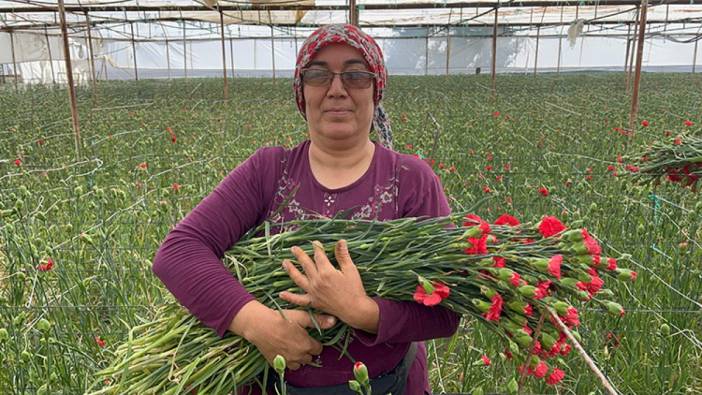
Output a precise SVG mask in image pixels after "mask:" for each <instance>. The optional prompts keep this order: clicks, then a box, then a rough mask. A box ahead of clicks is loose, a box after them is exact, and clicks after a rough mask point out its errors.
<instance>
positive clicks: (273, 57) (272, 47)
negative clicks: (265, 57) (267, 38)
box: [271, 25, 275, 84]
mask: <svg viewBox="0 0 702 395" xmlns="http://www.w3.org/2000/svg"><path fill="white" fill-rule="evenodd" d="M271 61H272V64H273V83H274V84H275V40H274V39H273V25H271Z"/></svg>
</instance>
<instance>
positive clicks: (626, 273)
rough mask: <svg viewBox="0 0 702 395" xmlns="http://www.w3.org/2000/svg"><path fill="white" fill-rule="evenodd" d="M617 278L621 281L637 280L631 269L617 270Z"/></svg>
mask: <svg viewBox="0 0 702 395" xmlns="http://www.w3.org/2000/svg"><path fill="white" fill-rule="evenodd" d="M616 272H617V278H618V279H619V280H621V281H624V280H631V281H634V280H636V274H635V273H636V272H634V271H632V270H629V269H617V270H616Z"/></svg>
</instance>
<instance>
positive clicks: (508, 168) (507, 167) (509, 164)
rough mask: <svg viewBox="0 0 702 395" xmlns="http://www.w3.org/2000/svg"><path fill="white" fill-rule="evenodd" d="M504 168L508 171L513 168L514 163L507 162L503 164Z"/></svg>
mask: <svg viewBox="0 0 702 395" xmlns="http://www.w3.org/2000/svg"><path fill="white" fill-rule="evenodd" d="M502 169H503V170H504V171H505V172H508V171H510V170H512V164H511V163H505V164H504V165H502Z"/></svg>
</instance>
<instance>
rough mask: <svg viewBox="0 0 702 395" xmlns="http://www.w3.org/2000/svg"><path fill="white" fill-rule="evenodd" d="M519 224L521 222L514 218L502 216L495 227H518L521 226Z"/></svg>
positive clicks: (507, 215)
mask: <svg viewBox="0 0 702 395" xmlns="http://www.w3.org/2000/svg"><path fill="white" fill-rule="evenodd" d="M519 223H520V222H519V220H518V219H516V218H514V217H513V216H511V215H509V214H502V215H500V217H499V218H497V219H496V220H495V225H509V226H517V225H519Z"/></svg>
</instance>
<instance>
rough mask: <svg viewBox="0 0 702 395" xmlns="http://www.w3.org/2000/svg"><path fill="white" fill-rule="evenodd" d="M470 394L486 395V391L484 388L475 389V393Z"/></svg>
mask: <svg viewBox="0 0 702 395" xmlns="http://www.w3.org/2000/svg"><path fill="white" fill-rule="evenodd" d="M470 393H471V394H472V395H485V391H484V390H483V387H478V388H474V389H473V391H471V392H470Z"/></svg>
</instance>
